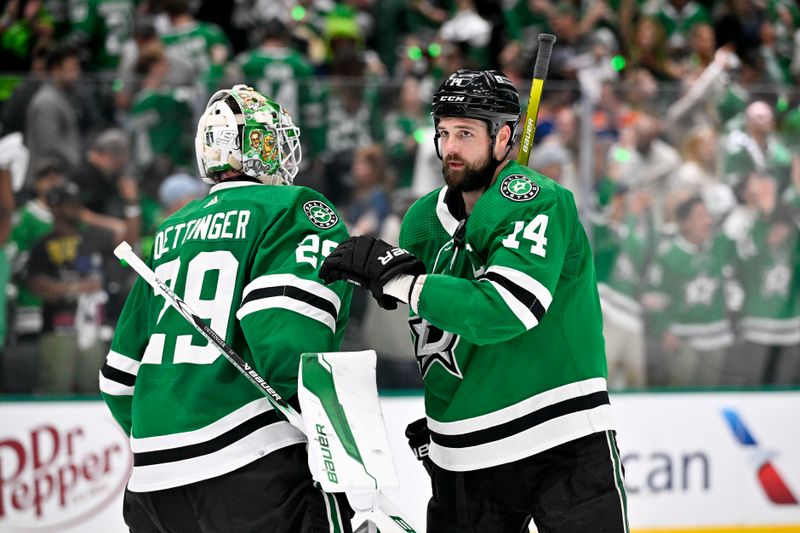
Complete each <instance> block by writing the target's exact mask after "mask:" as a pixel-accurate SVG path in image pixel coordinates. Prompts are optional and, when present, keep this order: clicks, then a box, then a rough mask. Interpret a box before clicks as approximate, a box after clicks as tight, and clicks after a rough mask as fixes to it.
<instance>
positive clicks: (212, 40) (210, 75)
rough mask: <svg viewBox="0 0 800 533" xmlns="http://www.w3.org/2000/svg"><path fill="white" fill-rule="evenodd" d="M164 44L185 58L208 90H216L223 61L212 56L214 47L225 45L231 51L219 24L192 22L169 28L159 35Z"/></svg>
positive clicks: (227, 52)
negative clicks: (217, 60)
mask: <svg viewBox="0 0 800 533" xmlns="http://www.w3.org/2000/svg"><path fill="white" fill-rule="evenodd" d="M161 40H162V41H163V42H164V47H165V48H166V49H167V50H168V51H171V52H174V53H176V54H177V55H179V56H180V57H182V58H184V59H185V60H186V61H188V62H189V63H190V64H191V65H192V66H193V67H194V69H195V72H196V73H197V75H198V76H199V77H201V78H202V81H203V83H205V85H206V87H207V89H208V90H209V91H213V90H216V86H217V84H218V82H219V81H220V79H221V78H222V75H223V73H224V71H223V65H222V64H221V63H216V62H215V61H214V59H213V57H212V55H213V53H214V48H216V47H224V48H225V54H226V56H227V55H228V54H230V50H231V43H230V41H229V40H228V37H227V36H226V35H225V32H224V31H222V28H220V27H219V26H217V25H216V24H214V23H213V22H195V23H192V24H188V25H186V26H180V27H176V28H172V29H171V30H170V32H169V33H166V34H164V35H163V36H162V37H161Z"/></svg>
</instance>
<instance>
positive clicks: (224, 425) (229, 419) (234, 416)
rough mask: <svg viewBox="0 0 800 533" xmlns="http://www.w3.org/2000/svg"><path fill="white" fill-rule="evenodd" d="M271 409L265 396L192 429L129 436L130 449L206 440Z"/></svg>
mask: <svg viewBox="0 0 800 533" xmlns="http://www.w3.org/2000/svg"><path fill="white" fill-rule="evenodd" d="M271 410H272V405H270V403H269V400H267V399H266V398H259V399H258V400H253V401H252V402H250V403H248V404H245V405H243V406H242V407H240V408H239V409H237V410H235V411H233V412H231V413H228V414H227V415H225V416H224V417H222V418H220V419H219V420H217V421H216V422H213V423H212V424H209V425H207V426H205V427H202V428H200V429H196V430H194V431H185V432H183V433H174V434H172V435H159V436H157V437H146V438H135V437H131V450H132V451H133V452H134V453H144V452H152V451H157V450H167V449H170V448H180V447H183V446H191V445H192V444H198V443H201V442H206V441H209V440H211V439H214V438H216V437H219V436H220V435H222V434H224V433H227V432H229V431H231V430H232V429H233V428H235V427H237V426H239V425H241V424H243V423H244V422H246V421H247V420H250V419H251V418H253V417H255V416H256V415H259V414H261V413H265V412H267V411H271Z"/></svg>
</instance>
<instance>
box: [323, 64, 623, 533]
mask: <svg viewBox="0 0 800 533" xmlns="http://www.w3.org/2000/svg"><path fill="white" fill-rule="evenodd" d="M519 114H520V107H519V98H518V95H517V91H516V89H515V88H514V86H513V85H512V84H511V82H510V81H509V80H508V78H507V77H506V76H505V75H503V74H502V73H500V72H497V71H482V72H474V71H465V70H460V71H458V72H456V73H454V74H452V75H451V76H450V77H449V78H448V79H447V80H446V81H445V82H444V84H443V85H442V86H441V87H440V88H439V90H438V91H437V93H436V94H435V95H434V98H433V118H434V121H435V124H436V135H435V139H434V140H435V143H436V150H437V153H438V155H439V157H440V158H441V159H442V162H443V167H442V170H443V174H444V179H445V183H446V186H445V187H442V188H440V189H438V190H435V191H433V192H432V193H430V194H428V195H426V196H424V197H423V198H421V199H420V200H418V201H417V202H416V203H415V204H414V205H413V206H412V207H411V209H410V210H409V212H408V214H407V215H406V216H405V219H404V221H403V225H402V230H401V234H400V245H401V246H402V248H396V247H393V246H392V245H389V244H388V243H385V242H383V241H380V240H375V239H371V238H369V237H357V238H351V239H349V240H347V241H345V242H344V243H342V244H341V245H340V246H339V247H338V248H337V249H336V250H335V251H334V252H332V253H331V254H330V255H329V256H328V258H327V259H326V260H325V262H324V263H323V265H322V268H321V269H320V274H321V276H322V277H323V279H324V280H325V281H326V282H333V281H335V280H338V279H346V280H349V281H352V282H355V283H357V284H360V285H362V286H364V287H366V288H369V289H370V290H371V292H372V294H373V296H374V297H375V298H376V299H377V300H378V303H379V304H381V305H382V306H384V307H387V308H391V307H392V306H394V305H396V302H397V301H402V302H406V303H409V306H410V309H411V313H410V320H409V322H410V325H411V332H412V336H413V339H414V344H415V348H416V354H417V361H418V363H419V368H420V371H421V372H422V375H423V378H424V381H425V409H426V414H427V422H428V426H429V429H430V435H431V443H430V460H431V461H432V463H433V465H432V468H431V470H432V475H431V477H432V488H433V497H432V498H431V500H430V502H429V504H428V531H435V532H436V533H448V532H459V533H466V532H470V533H477V532H480V533H493V532H497V533H500V532H504V533H505V532H512V531H514V532H517V531H523V530H524V529H523V528H525V527H526V526H527V524H528V523H529V522H530V520H531V518H532V519H533V521H534V522H535V523H536V526H537V528H538V530H539V531H540V532H543V533H549V532H556V531H557V532H559V533H572V532H575V533H578V532H586V531H592V532H601V531H603V532H618V533H623V532H626V531H628V522H627V512H626V511H627V510H626V499H625V490H624V488H623V480H622V467H621V463H620V460H619V452H618V449H617V446H616V439H615V432H614V431H613V428H614V424H613V422H612V420H611V408H610V405H609V399H608V393H607V387H606V361H605V354H604V347H603V336H602V320H601V315H600V305H599V301H598V295H597V287H596V282H595V275H594V267H593V263H592V254H591V250H590V248H589V242H588V240H587V237H586V234H585V232H584V230H583V228H582V226H581V225H580V222H579V220H578V213H577V210H576V208H575V201H574V199H573V197H572V194H571V193H570V192H569V191H567V190H566V189H564V188H563V187H561V186H559V185H558V184H556V183H555V182H554V181H552V180H550V179H548V178H547V177H545V176H543V175H541V174H539V173H537V172H534V171H532V170H529V169H528V168H526V167H523V166H521V165H519V164H517V163H516V162H514V161H510V160H508V154H509V152H510V150H511V148H512V146H513V144H514V140H515V133H516V127H517V122H518V120H519Z"/></svg>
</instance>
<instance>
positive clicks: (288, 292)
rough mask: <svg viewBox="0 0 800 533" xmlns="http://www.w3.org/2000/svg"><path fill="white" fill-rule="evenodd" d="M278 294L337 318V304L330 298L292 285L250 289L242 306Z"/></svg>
mask: <svg viewBox="0 0 800 533" xmlns="http://www.w3.org/2000/svg"><path fill="white" fill-rule="evenodd" d="M276 296H286V297H287V298H291V299H293V300H297V301H300V302H303V303H305V304H308V305H310V306H312V307H316V308H317V309H320V310H322V311H324V312H326V313H328V314H329V315H331V316H332V317H333V319H334V320H336V318H337V315H338V313H337V312H336V306H335V305H333V303H332V302H331V301H330V300H327V299H325V298H323V297H321V296H317V295H316V294H313V293H311V292H308V291H306V290H303V289H299V288H297V287H293V286H291V285H280V286H276V287H264V288H263V289H255V290H252V291H250V294H248V295H247V296H246V297H245V299H244V300H243V301H242V307H244V306H245V305H246V304H247V303H248V302H252V301H255V300H263V299H266V298H274V297H276Z"/></svg>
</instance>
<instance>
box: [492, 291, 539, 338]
mask: <svg viewBox="0 0 800 533" xmlns="http://www.w3.org/2000/svg"><path fill="white" fill-rule="evenodd" d="M481 281H488V282H489V283H491V284H492V287H494V288H495V290H496V291H497V293H498V294H500V297H501V298H502V299H503V301H504V302H505V303H506V305H507V306H508V308H509V309H511V312H512V313H514V315H515V316H516V317H517V318H518V319H519V321H520V322H522V324H523V325H524V326H525V329H532V328H534V327H536V325H537V324H538V323H539V321H538V320H537V319H536V316H535V315H534V314H533V312H532V311H531V310H530V309H528V307H527V306H526V305H525V304H523V303H522V302H520V301H519V300H518V299H517V298H516V297H515V296H514V295H513V294H511V293H510V292H509V291H508V290H507V289H506V288H505V287H503V286H502V285H500V284H499V283H497V282H496V281H493V280H490V279H487V280H481Z"/></svg>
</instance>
